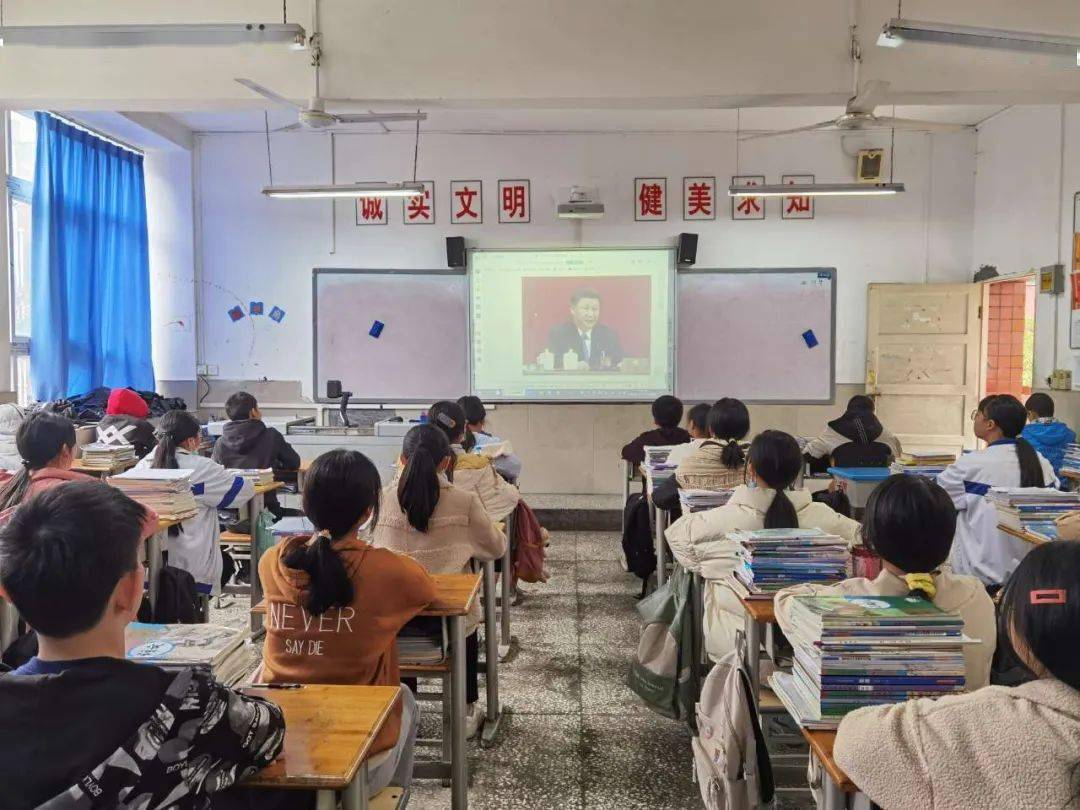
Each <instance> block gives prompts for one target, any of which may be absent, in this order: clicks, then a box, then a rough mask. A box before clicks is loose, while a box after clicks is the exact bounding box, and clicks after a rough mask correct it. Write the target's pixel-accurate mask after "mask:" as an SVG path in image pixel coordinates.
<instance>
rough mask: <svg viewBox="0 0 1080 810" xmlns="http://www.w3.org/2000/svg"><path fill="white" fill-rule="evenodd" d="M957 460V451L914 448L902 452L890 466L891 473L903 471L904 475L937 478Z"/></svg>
mask: <svg viewBox="0 0 1080 810" xmlns="http://www.w3.org/2000/svg"><path fill="white" fill-rule="evenodd" d="M955 461H956V453H952V452H949V451H945V450H926V451H918V450H913V451H911V452H909V453H903V454H901V456H900V458H899V459H898V460H896V461H894V462H893V463H892V466H891V467H890V468H889V472H891V473H894V474H895V473H903V474H904V475H922V476H925V477H927V478H937V477H938V476H939V475H941V473H943V472H945V468H946V467H948V466H949V465H950V464H952V463H953V462H955Z"/></svg>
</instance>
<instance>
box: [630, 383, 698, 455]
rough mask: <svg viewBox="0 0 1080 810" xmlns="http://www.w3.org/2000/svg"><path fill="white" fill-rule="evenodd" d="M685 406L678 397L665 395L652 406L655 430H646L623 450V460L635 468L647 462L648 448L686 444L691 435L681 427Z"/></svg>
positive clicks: (658, 398)
mask: <svg viewBox="0 0 1080 810" xmlns="http://www.w3.org/2000/svg"><path fill="white" fill-rule="evenodd" d="M682 414H683V404H682V402H681V401H680V400H679V399H677V398H676V397H673V396H671V395H670V394H664V395H663V396H662V397H657V398H656V401H655V402H653V404H652V417H653V422H655V423H656V428H655V429H654V430H646V431H645V432H644V433H642V434H641V435H640V436H638V437H637V438H636V439H634V440H633V441H632V442H630V444H628V445H626V446H625V447H623V449H622V457H623V460H625V461H629V462H630V463H631V464H633V465H634V466H635V467H637V466H638V465H639V464H641V462H643V461H644V460H645V448H646V447H666V446H668V445H672V444H686V443H687V442H688V441H690V434H689V433H687V432H686V431H685V430H683V429H682V428H681V427H679V421H680V420H681V419H682Z"/></svg>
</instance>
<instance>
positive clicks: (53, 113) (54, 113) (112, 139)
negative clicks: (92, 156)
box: [45, 110, 145, 157]
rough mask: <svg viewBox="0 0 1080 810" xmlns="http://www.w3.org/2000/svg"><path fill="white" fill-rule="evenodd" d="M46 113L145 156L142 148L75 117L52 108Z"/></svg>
mask: <svg viewBox="0 0 1080 810" xmlns="http://www.w3.org/2000/svg"><path fill="white" fill-rule="evenodd" d="M45 114H46V115H51V116H52V117H53V118H55V119H56V120H57V121H63V122H64V123H65V124H67V125H68V126H69V127H75V129H80V130H82V131H83V132H87V133H89V134H91V135H93V136H94V137H95V138H101V140H103V141H107V142H108V143H111V144H112V145H113V146H119V147H120V148H121V149H126V150H127V151H128V152H134V153H135V154H136V155H139V156H140V157H145V154H144V153H143V150H142V149H136V148H135V147H134V146H132V145H131V144H128V143H124V142H123V141H121V140H118V139H117V138H114V137H112V136H111V135H106V134H105V133H104V132H99V131H98V130H96V129H94V128H93V127H88V126H87V125H86V124H82V123H80V122H78V121H76V120H75V119H74V118H68V117H67V116H66V115H60V113H56V112H53V111H52V110H45Z"/></svg>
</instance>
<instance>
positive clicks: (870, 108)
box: [847, 79, 889, 113]
mask: <svg viewBox="0 0 1080 810" xmlns="http://www.w3.org/2000/svg"><path fill="white" fill-rule="evenodd" d="M888 92H889V83H888V82H886V81H882V80H881V79H871V80H870V81H868V82H865V83H864V84H863V86H862V87H860V88H859V92H858V93H856V94H855V95H854V96H852V97H851V99H850V100H849V101H848V103H847V111H848V113H873V112H874V108H875V107H876V106H877V105H878V104H880V103H881V100H882V99H883V98H884V97H885V94H886V93H888Z"/></svg>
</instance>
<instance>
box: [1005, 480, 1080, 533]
mask: <svg viewBox="0 0 1080 810" xmlns="http://www.w3.org/2000/svg"><path fill="white" fill-rule="evenodd" d="M986 498H987V500H989V501H990V502H991V503H992V504H994V506H995V507H996V508H997V513H998V524H999V525H1001V526H1007V527H1008V528H1010V529H1014V530H1016V531H1026V530H1027V529H1028V527H1029V526H1030V525H1031V524H1033V523H1045V522H1046V521H1054V520H1057V519H1058V518H1059V517H1064V516H1065V515H1067V514H1069V513H1070V512H1075V511H1077V510H1078V509H1080V492H1061V491H1059V490H1056V489H1044V488H1042V487H1016V488H1013V489H1007V488H998V487H994V488H993V489H991V490H990V492H989V493H987V496H986Z"/></svg>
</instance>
